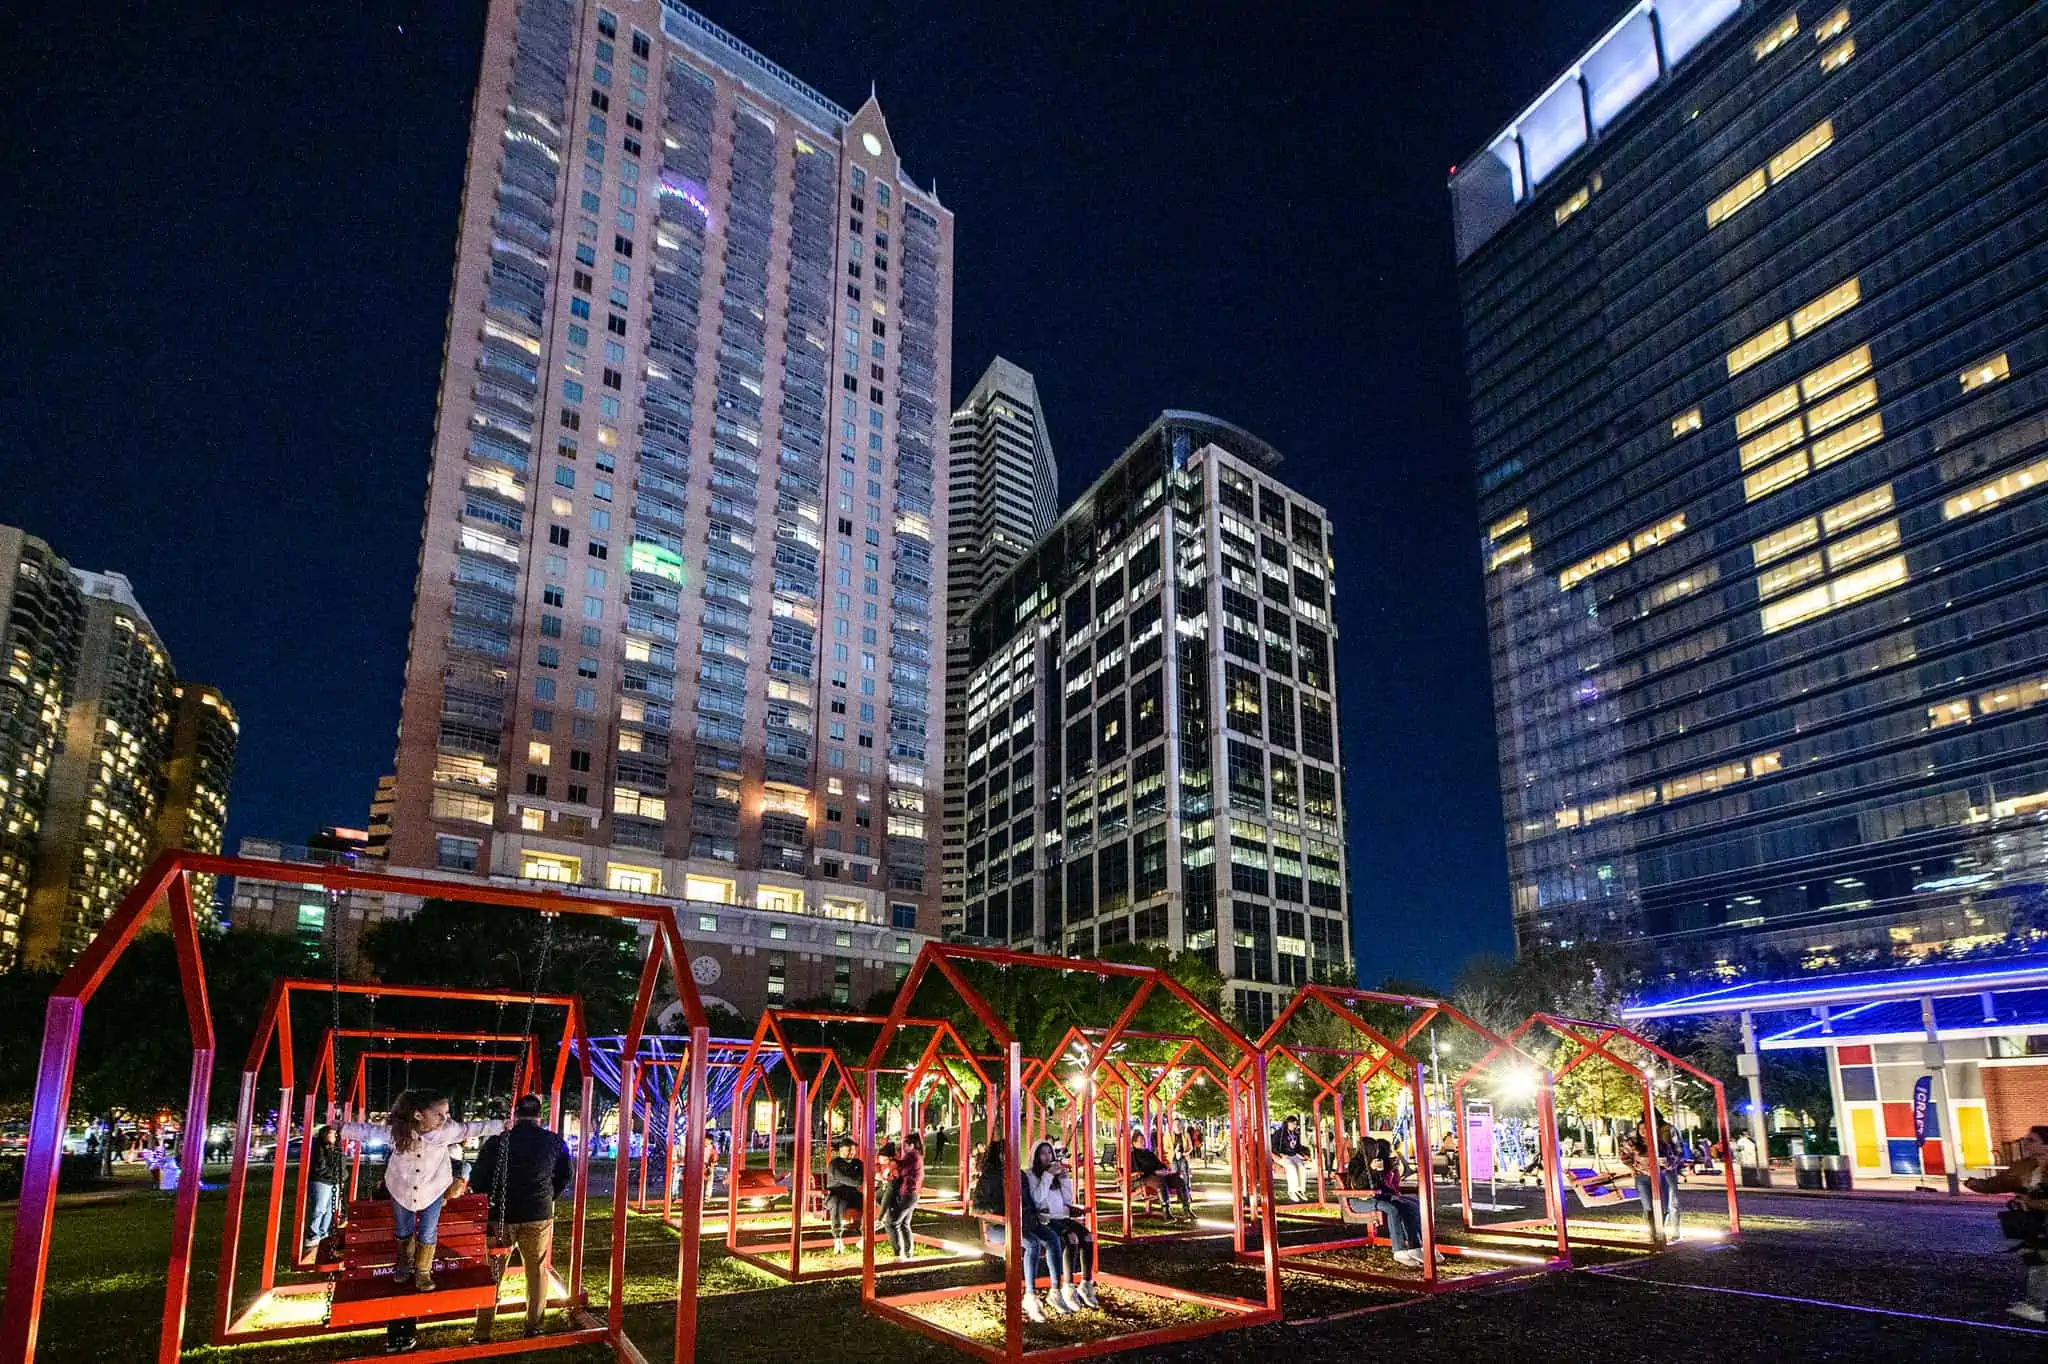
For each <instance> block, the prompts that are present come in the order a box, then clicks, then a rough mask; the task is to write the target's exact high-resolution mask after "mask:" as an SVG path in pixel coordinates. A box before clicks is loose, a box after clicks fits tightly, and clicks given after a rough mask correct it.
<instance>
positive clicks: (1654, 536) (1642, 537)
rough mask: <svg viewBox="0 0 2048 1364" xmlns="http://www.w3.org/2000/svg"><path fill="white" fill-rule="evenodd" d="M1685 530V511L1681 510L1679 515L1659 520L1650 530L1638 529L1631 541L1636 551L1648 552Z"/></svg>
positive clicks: (1640, 552) (1639, 552)
mask: <svg viewBox="0 0 2048 1364" xmlns="http://www.w3.org/2000/svg"><path fill="white" fill-rule="evenodd" d="M1684 531H1685V513H1683V512H1680V513H1679V514H1678V515H1677V516H1672V517H1667V518H1665V519H1664V520H1662V521H1659V522H1658V523H1657V524H1656V525H1654V526H1652V527H1650V528H1649V529H1648V530H1643V531H1637V532H1636V534H1635V536H1634V538H1633V539H1632V540H1630V542H1629V543H1630V545H1631V546H1632V547H1633V548H1634V550H1635V552H1636V553H1638V554H1647V553H1649V552H1650V551H1651V550H1653V549H1655V548H1656V547H1657V546H1659V545H1661V544H1664V543H1666V542H1667V541H1669V540H1670V539H1671V538H1672V537H1674V536H1677V535H1680V534H1683V533H1684Z"/></svg>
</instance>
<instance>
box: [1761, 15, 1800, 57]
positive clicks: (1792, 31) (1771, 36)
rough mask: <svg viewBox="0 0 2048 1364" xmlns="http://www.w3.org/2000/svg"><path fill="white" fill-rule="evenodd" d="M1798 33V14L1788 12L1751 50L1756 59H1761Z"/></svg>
mask: <svg viewBox="0 0 2048 1364" xmlns="http://www.w3.org/2000/svg"><path fill="white" fill-rule="evenodd" d="M1798 35H1799V16H1798V15H1797V14H1788V15H1786V16H1785V17H1784V18H1783V19H1780V20H1779V21H1778V23H1777V25H1776V27H1774V28H1772V29H1771V31H1770V32H1769V33H1766V34H1765V35H1764V36H1763V37H1762V38H1761V39H1759V40H1758V41H1757V44H1756V46H1755V47H1754V48H1752V49H1751V51H1752V52H1754V53H1755V55H1756V59H1757V60H1758V61H1762V60H1763V59H1764V58H1766V57H1768V56H1770V55H1771V54H1772V53H1773V52H1776V51H1777V50H1778V49H1779V48H1781V47H1783V46H1784V45H1785V44H1786V43H1789V42H1791V41H1792V39H1794V38H1795V37H1797V36H1798Z"/></svg>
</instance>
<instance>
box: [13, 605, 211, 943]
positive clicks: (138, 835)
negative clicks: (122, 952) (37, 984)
mask: <svg viewBox="0 0 2048 1364" xmlns="http://www.w3.org/2000/svg"><path fill="white" fill-rule="evenodd" d="M71 573H72V577H73V578H74V579H75V580H76V582H77V584H78V590H79V594H80V596H81V597H82V599H83V601H84V606H85V615H84V623H83V627H82V628H81V629H80V631H79V648H78V662H77V666H76V669H75V671H74V672H73V674H72V683H71V691H70V694H69V695H68V696H67V698H66V704H65V707H64V725H63V739H62V741H61V742H60V744H59V747H58V750H57V754H56V756H55V758H54V759H52V761H51V763H50V776H49V787H48V792H47V795H46V797H45V801H44V807H43V819H42V831H41V834H40V835H39V837H38V839H37V846H36V861H35V874H34V877H33V880H32V881H31V883H30V887H29V896H28V912H27V915H26V916H25V918H24V920H23V923H22V934H21V961H22V962H23V963H24V964H26V965H31V966H51V965H62V964H63V963H64V962H66V961H68V960H69V959H70V958H72V957H74V956H76V955H77V954H78V953H79V952H80V951H81V950H82V949H83V948H84V947H85V944H86V943H88V942H90V941H91V940H92V935H93V934H94V933H95V932H97V931H98V930H99V926H100V924H101V922H103V921H104V920H105V919H106V917H107V915H108V914H109V913H110V912H111V911H112V910H113V908H114V906H115V905H116V904H118V903H120V900H121V897H122V896H123V895H124V894H126V893H127V892H128V890H129V889H130V887H132V886H133V885H134V884H135V881H136V878H137V877H138V876H139V875H140V874H141V871H142V869H143V868H144V867H145V866H147V865H148V864H149V860H150V858H151V857H152V856H154V855H155V853H156V851H157V848H156V836H157V832H158V830H157V816H158V814H159V812H160V811H161V810H162V807H163V799H164V792H165V789H166V785H167V783H166V780H165V767H166V763H167V760H168V759H169V757H170V747H171V712H172V708H173V706H174V704H175V701H176V697H175V696H174V695H173V690H172V689H173V678H172V674H171V660H170V655H169V654H168V653H166V652H165V650H164V646H163V641H162V640H160V639H158V638H157V633H156V628H155V627H154V626H152V625H151V624H150V623H149V617H148V616H147V615H145V614H143V610H142V605H141V603H139V602H138V601H136V600H135V590H134V588H133V587H132V586H131V585H130V583H129V581H128V579H126V578H125V577H123V576H121V575H120V574H119V573H88V572H86V571H84V570H81V569H72V570H71Z"/></svg>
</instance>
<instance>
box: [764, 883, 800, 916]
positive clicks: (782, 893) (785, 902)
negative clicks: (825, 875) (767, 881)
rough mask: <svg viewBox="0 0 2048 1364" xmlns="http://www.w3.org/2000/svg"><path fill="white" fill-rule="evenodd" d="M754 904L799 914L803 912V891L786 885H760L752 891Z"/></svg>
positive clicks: (786, 912) (781, 911) (785, 912)
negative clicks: (791, 888)
mask: <svg viewBox="0 0 2048 1364" xmlns="http://www.w3.org/2000/svg"><path fill="white" fill-rule="evenodd" d="M754 904H755V905H756V906H757V907H759V908H761V909H772V910H776V911H778V912H780V913H783V914H801V913H803V912H804V893H803V892H802V891H800V890H790V889H789V888H787V887H786V886H762V887H760V888H759V889H757V890H756V891H755V892H754Z"/></svg>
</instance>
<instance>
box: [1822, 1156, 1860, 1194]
mask: <svg viewBox="0 0 2048 1364" xmlns="http://www.w3.org/2000/svg"><path fill="white" fill-rule="evenodd" d="M1820 1179H1821V1187H1822V1188H1826V1189H1834V1190H1836V1191H1838V1192H1847V1191H1848V1190H1850V1189H1853V1188H1855V1187H1856V1181H1855V1179H1854V1177H1853V1176H1851V1175H1850V1173H1849V1158H1848V1157H1847V1156H1822V1157H1821V1158H1820Z"/></svg>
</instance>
